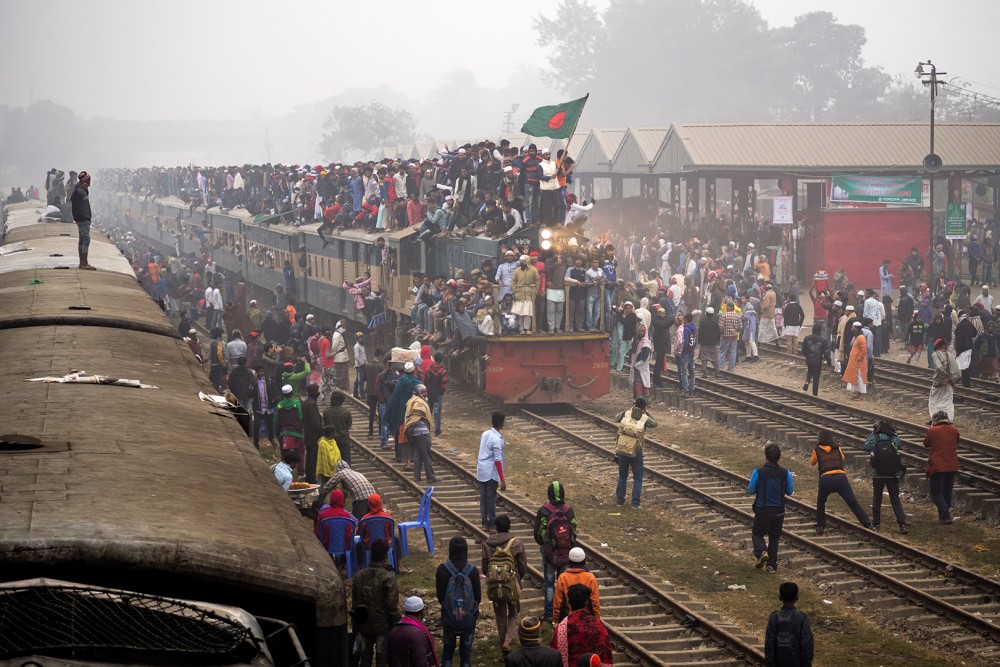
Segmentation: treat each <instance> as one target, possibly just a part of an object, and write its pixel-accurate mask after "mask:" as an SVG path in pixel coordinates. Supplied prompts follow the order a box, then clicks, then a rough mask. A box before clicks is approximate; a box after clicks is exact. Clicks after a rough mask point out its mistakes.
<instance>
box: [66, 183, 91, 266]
mask: <svg viewBox="0 0 1000 667" xmlns="http://www.w3.org/2000/svg"><path fill="white" fill-rule="evenodd" d="M70 202H71V203H72V208H73V222H75V223H76V226H77V230H78V235H79V240H78V242H77V252H78V253H79V255H80V268H81V269H85V270H87V271H96V270H97V269H96V268H95V267H93V266H91V265H90V264H89V263H88V262H87V254H88V253H89V252H90V218H91V215H90V174H88V173H87V172H85V171H81V172H80V176H79V180H78V181H77V183H76V187H75V188H73V194H72V195H70Z"/></svg>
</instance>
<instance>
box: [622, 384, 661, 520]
mask: <svg viewBox="0 0 1000 667" xmlns="http://www.w3.org/2000/svg"><path fill="white" fill-rule="evenodd" d="M615 421H616V422H618V437H617V440H616V441H615V458H616V459H617V462H618V486H617V487H616V488H615V504H617V505H619V506H621V505H624V504H625V488H626V486H627V484H628V472H629V470H631V471H632V507H634V508H636V509H638V508H639V504H640V499H641V498H642V477H643V459H642V442H643V438H645V435H646V429H647V428H656V420H655V419H653V418H652V417H650V416H649V413H648V412H647V411H646V399H645V398H643V397H642V396H640V397H639V398H637V399H635V403H633V404H632V407H630V408H629V409H628V410H623V411H621V412H619V413H618V414H617V415H616V416H615Z"/></svg>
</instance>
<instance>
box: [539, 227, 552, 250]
mask: <svg viewBox="0 0 1000 667" xmlns="http://www.w3.org/2000/svg"><path fill="white" fill-rule="evenodd" d="M545 231H548V230H545ZM542 233H543V234H544V233H545V232H542ZM541 245H542V250H550V249H551V248H552V241H549V240H548V239H545V240H544V241H542V243H541Z"/></svg>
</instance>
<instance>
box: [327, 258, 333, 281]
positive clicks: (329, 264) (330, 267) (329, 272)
mask: <svg viewBox="0 0 1000 667" xmlns="http://www.w3.org/2000/svg"><path fill="white" fill-rule="evenodd" d="M326 275H327V276H329V280H330V282H331V283H332V282H333V262H332V261H331V260H329V259H328V260H326Z"/></svg>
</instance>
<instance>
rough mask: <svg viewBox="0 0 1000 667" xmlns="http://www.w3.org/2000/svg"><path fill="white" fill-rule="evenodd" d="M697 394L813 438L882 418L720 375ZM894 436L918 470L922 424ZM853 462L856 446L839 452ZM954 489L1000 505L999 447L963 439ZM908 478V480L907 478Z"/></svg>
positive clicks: (858, 430)
mask: <svg viewBox="0 0 1000 667" xmlns="http://www.w3.org/2000/svg"><path fill="white" fill-rule="evenodd" d="M666 377H667V378H668V379H669V380H671V381H672V382H676V381H677V372H676V371H675V370H673V369H670V370H668V372H667V375H666ZM696 386H697V392H696V394H695V395H694V397H692V398H693V399H694V400H698V399H699V398H701V399H704V400H708V401H712V402H714V403H717V404H722V405H726V406H729V407H730V408H732V409H733V410H737V411H739V412H753V413H754V414H756V415H760V416H761V417H764V418H767V419H769V420H773V422H774V423H775V424H780V425H783V426H789V427H792V428H794V429H796V431H797V432H798V433H799V434H800V435H802V434H810V435H811V434H815V433H817V432H819V431H820V430H821V429H828V430H830V431H832V432H833V433H839V434H841V435H843V436H846V437H847V438H848V439H849V440H864V439H865V438H867V437H868V434H870V433H871V429H872V425H873V424H874V423H875V422H876V421H878V420H880V419H883V418H884V417H885V416H884V415H883V414H881V413H877V412H872V411H870V410H865V409H863V408H861V407H860V406H848V405H843V404H839V403H834V402H833V401H827V400H823V399H822V398H817V397H814V396H812V395H811V394H805V393H803V392H800V391H795V390H794V389H787V388H785V387H780V386H777V385H773V384H770V383H768V382H765V381H763V380H757V379H755V378H751V377H747V376H743V375H736V374H734V373H728V372H725V371H723V372H722V373H721V376H720V377H719V378H714V379H703V378H701V377H699V378H698V380H697V383H696ZM891 421H892V423H893V424H894V425H895V427H896V432H897V433H898V434H899V437H900V439H901V440H902V441H903V443H904V448H903V449H901V450H900V456H901V457H902V459H903V461H904V462H905V463H906V464H907V466H908V467H909V469H910V470H922V469H923V466H924V463H925V458H926V456H925V452H924V449H923V446H922V443H923V439H924V435H925V434H926V432H927V426H926V425H925V424H915V423H912V422H906V421H901V420H898V419H892V420H891ZM844 454H845V456H847V457H848V458H849V459H850V460H851V461H852V462H853V463H855V464H858V465H860V464H861V463H862V462H863V460H865V459H867V456H868V455H867V454H865V453H864V452H863V451H861V450H860V448H857V449H855V448H850V447H849V448H847V449H845V451H844ZM958 454H959V467H960V469H961V471H962V472H961V473H960V475H959V480H958V481H959V485H957V486H956V493H959V492H962V493H972V494H974V495H975V496H976V500H977V502H979V503H982V502H989V503H990V504H996V503H998V502H1000V447H998V446H997V445H994V444H990V443H987V442H981V441H977V440H972V439H969V438H965V437H963V438H962V440H961V442H960V444H959V450H958ZM912 477H914V476H911V478H912Z"/></svg>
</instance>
